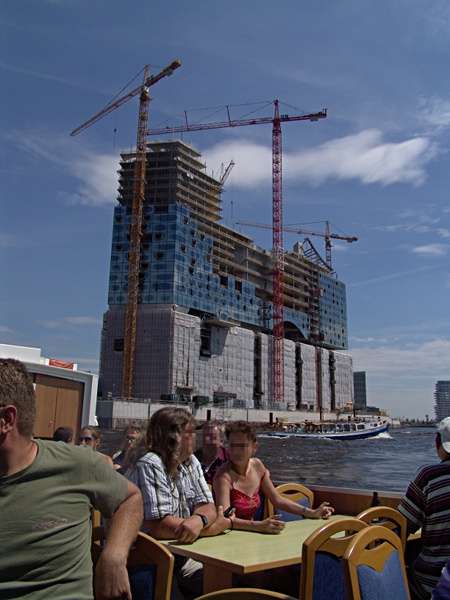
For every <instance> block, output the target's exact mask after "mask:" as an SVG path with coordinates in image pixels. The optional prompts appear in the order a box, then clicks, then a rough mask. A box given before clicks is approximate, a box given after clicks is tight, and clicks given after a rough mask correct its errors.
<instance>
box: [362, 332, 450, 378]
mask: <svg viewBox="0 0 450 600" xmlns="http://www.w3.org/2000/svg"><path fill="white" fill-rule="evenodd" d="M351 353H352V356H353V366H354V368H355V370H369V369H370V376H371V377H373V378H377V379H384V378H387V377H390V376H394V377H396V378H398V379H411V378H412V379H416V378H421V377H424V376H426V377H429V378H430V377H431V378H432V379H436V380H437V379H439V378H442V377H443V374H444V373H448V356H449V353H450V340H446V339H436V340H433V341H427V342H424V343H422V344H410V345H408V346H407V347H405V348H400V347H396V346H393V345H391V344H387V343H386V344H379V345H373V344H370V345H369V344H366V345H364V346H361V347H360V348H353V349H352V352H351Z"/></svg>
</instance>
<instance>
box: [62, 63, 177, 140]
mask: <svg viewBox="0 0 450 600" xmlns="http://www.w3.org/2000/svg"><path fill="white" fill-rule="evenodd" d="M180 66H181V61H180V60H174V61H173V62H172V63H171V64H170V65H169V66H168V67H166V68H165V69H163V70H162V71H161V72H160V73H158V74H157V75H153V76H152V77H149V76H148V67H146V77H145V80H144V83H143V84H141V85H138V86H137V87H136V88H134V90H131V92H129V93H128V94H126V95H125V96H122V98H119V100H116V101H114V102H111V104H108V106H106V107H105V108H104V109H103V110H101V111H100V112H99V113H97V114H96V115H95V116H93V117H91V118H90V119H88V120H87V121H85V122H84V123H82V124H81V125H80V126H79V127H77V128H76V129H74V130H73V131H72V132H71V134H70V135H71V137H74V136H75V135H77V134H78V133H80V132H81V131H84V130H85V129H87V128H88V127H89V126H90V125H92V124H93V123H96V122H97V121H100V119H102V118H103V117H104V116H105V115H107V114H109V113H110V112H112V111H113V110H115V109H116V108H119V106H122V104H125V102H128V100H130V99H131V98H134V97H135V96H137V95H138V94H139V93H140V92H141V90H142V88H143V87H147V88H149V87H150V86H152V85H155V83H158V81H160V80H161V79H162V78H163V77H169V76H170V75H172V73H173V72H174V71H175V69H178V67H180Z"/></svg>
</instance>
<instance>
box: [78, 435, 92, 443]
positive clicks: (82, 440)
mask: <svg viewBox="0 0 450 600" xmlns="http://www.w3.org/2000/svg"><path fill="white" fill-rule="evenodd" d="M78 441H79V442H95V438H93V437H90V436H87V435H86V436H84V435H80V437H79V438H78Z"/></svg>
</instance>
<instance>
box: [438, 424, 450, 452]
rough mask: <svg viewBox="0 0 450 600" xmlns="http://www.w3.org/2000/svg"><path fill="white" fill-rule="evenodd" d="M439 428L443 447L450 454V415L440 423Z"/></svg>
mask: <svg viewBox="0 0 450 600" xmlns="http://www.w3.org/2000/svg"><path fill="white" fill-rule="evenodd" d="M437 430H438V433H439V434H440V436H441V443H442V447H443V448H444V450H445V451H446V452H448V453H449V454H450V417H446V418H445V419H443V420H442V421H441V422H440V423H438V425H437Z"/></svg>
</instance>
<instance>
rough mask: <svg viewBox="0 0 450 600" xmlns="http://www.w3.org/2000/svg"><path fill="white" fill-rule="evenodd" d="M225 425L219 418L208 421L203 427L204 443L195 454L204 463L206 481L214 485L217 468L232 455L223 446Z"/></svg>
mask: <svg viewBox="0 0 450 600" xmlns="http://www.w3.org/2000/svg"><path fill="white" fill-rule="evenodd" d="M224 440H225V427H224V425H223V423H221V422H220V421H217V419H211V420H210V421H207V422H206V423H205V424H204V425H203V427H202V445H201V447H200V448H198V449H197V450H196V451H195V452H194V454H195V456H196V457H197V458H198V460H199V461H200V464H201V465H202V469H203V473H204V475H205V479H206V482H207V483H209V484H210V485H212V482H213V479H214V475H215V474H216V472H217V469H218V468H219V467H220V466H221V465H223V463H224V462H226V461H227V460H228V459H229V458H230V457H229V455H228V450H227V449H226V448H224V447H223V443H224Z"/></svg>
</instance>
